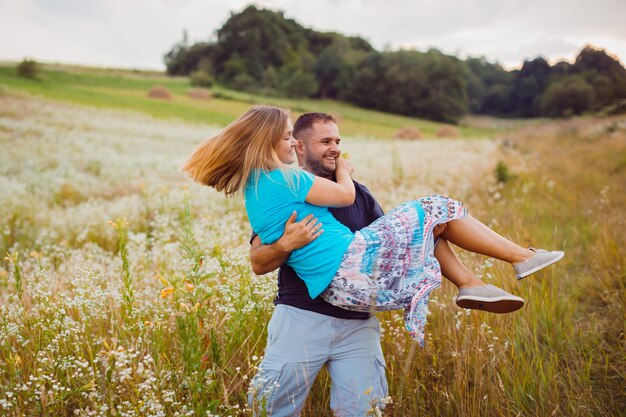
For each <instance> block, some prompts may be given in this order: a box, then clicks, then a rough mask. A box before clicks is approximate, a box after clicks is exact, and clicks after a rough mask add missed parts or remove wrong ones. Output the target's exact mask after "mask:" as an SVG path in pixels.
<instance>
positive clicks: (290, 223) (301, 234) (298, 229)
mask: <svg viewBox="0 0 626 417" xmlns="http://www.w3.org/2000/svg"><path fill="white" fill-rule="evenodd" d="M323 231H324V230H323V229H322V224H321V223H319V222H318V221H317V218H315V217H313V215H312V214H309V215H308V216H306V217H305V218H304V219H302V220H300V221H299V222H296V212H295V211H294V212H293V213H292V214H291V216H290V217H289V219H288V220H287V222H286V223H285V232H284V233H283V235H282V236H281V237H280V239H278V240H277V241H276V242H274V243H272V244H270V245H263V244H262V243H261V239H259V236H257V235H255V236H254V238H253V239H252V242H250V263H251V264H252V270H253V271H254V273H255V274H257V275H263V274H267V273H268V272H272V271H273V270H275V269H276V268H278V267H280V266H281V265H282V264H284V263H285V261H286V260H287V258H289V255H290V254H291V252H292V251H294V250H296V249H299V248H301V247H303V246H305V245H308V244H309V243H311V242H312V241H314V240H315V239H317V237H318V236H319V235H321V234H322V232H323Z"/></svg>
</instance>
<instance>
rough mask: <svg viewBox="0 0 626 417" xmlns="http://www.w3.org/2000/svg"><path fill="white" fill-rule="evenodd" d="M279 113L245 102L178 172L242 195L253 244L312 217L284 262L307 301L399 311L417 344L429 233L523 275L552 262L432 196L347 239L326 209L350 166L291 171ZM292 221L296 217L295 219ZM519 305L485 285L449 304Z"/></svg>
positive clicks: (341, 193) (434, 281) (428, 268)
mask: <svg viewBox="0 0 626 417" xmlns="http://www.w3.org/2000/svg"><path fill="white" fill-rule="evenodd" d="M292 129H293V128H292V125H291V121H290V120H289V117H288V114H287V113H286V112H285V111H284V110H282V109H278V108H275V107H269V106H255V107H252V108H251V109H249V110H248V111H247V112H246V113H245V114H244V115H242V116H241V117H240V118H238V119H237V120H236V121H235V122H233V123H231V124H230V125H229V126H227V127H226V128H225V129H224V130H223V131H222V132H221V133H220V134H218V135H217V136H215V137H214V138H212V139H210V140H208V141H206V142H205V143H203V144H202V145H200V146H199V147H198V149H197V150H196V151H195V152H194V154H193V155H192V157H191V158H190V159H189V161H188V162H187V163H186V164H185V165H184V166H183V170H184V171H186V172H188V173H189V174H190V176H191V177H192V178H193V179H194V180H196V181H198V182H201V183H203V184H206V185H209V186H212V187H214V188H216V189H217V190H218V191H224V193H225V194H226V195H227V196H229V195H233V194H235V193H238V192H240V191H243V193H244V196H245V204H246V210H247V212H248V217H249V219H250V223H251V224H252V227H253V229H254V231H255V232H256V233H258V235H259V237H260V238H261V241H262V243H265V244H267V243H272V242H273V241H275V240H277V239H278V238H279V237H280V236H281V235H282V234H283V232H284V223H283V221H284V219H285V218H288V217H289V216H290V215H291V213H292V212H294V211H296V212H297V213H298V215H299V219H301V218H303V217H305V216H306V215H308V214H313V215H314V216H315V217H317V218H318V219H319V221H320V222H321V223H323V224H324V232H323V233H321V234H320V235H319V236H318V237H317V239H315V240H313V241H312V242H311V243H309V244H308V245H306V246H304V247H302V248H301V249H298V250H295V251H294V252H292V254H291V256H290V257H289V259H288V260H287V264H288V265H290V266H292V267H293V268H294V269H295V270H296V272H297V273H298V275H299V276H300V277H301V278H302V279H303V281H304V282H305V283H306V285H307V288H308V290H309V295H310V296H311V298H315V297H316V296H318V295H320V294H321V295H322V297H323V298H324V299H326V300H327V301H328V302H330V303H331V304H334V305H337V306H340V307H343V308H347V309H352V310H359V311H369V310H375V311H381V310H390V309H404V310H405V324H406V326H407V329H408V330H409V332H410V333H411V336H412V337H413V338H414V339H416V340H417V341H418V342H419V343H420V344H421V345H423V333H424V324H425V318H426V306H427V301H428V295H429V293H430V292H431V291H432V290H433V289H435V288H436V287H438V286H439V285H440V280H441V269H440V266H439V263H438V262H437V259H436V258H435V256H434V247H435V241H434V239H433V233H432V232H433V228H434V227H435V226H436V225H438V224H442V223H447V227H446V230H445V232H444V233H445V235H442V236H443V237H445V239H446V240H448V241H450V242H452V243H455V244H456V245H458V246H460V247H462V248H464V249H467V250H471V251H474V252H478V253H481V254H484V255H488V256H492V257H495V258H498V259H501V260H505V261H508V262H510V263H512V264H514V266H515V269H516V272H517V275H518V278H523V277H524V276H526V275H529V274H530V273H533V272H535V271H537V270H539V269H541V268H543V267H545V266H547V265H550V264H552V263H554V262H556V261H558V260H559V259H560V258H561V257H562V256H563V253H562V252H545V251H534V250H529V249H523V248H521V247H520V246H518V245H516V244H514V243H512V242H510V241H508V240H506V239H504V238H503V237H502V236H500V235H498V234H497V233H495V232H493V231H492V230H491V229H489V228H488V227H486V226H485V225H483V224H482V223H480V222H478V221H477V220H475V219H473V218H471V217H468V216H467V212H466V210H465V208H463V206H462V205H461V204H460V203H459V202H457V201H454V200H451V199H449V198H446V197H441V196H429V197H426V198H422V199H419V200H415V201H410V202H408V203H405V204H402V205H400V206H398V207H397V208H395V209H394V210H392V211H391V212H390V213H388V214H387V215H386V216H384V217H382V218H380V219H379V220H377V221H376V222H374V223H373V224H372V225H370V226H368V227H366V228H364V229H362V230H360V231H358V232H356V233H352V232H350V230H349V229H347V228H346V227H345V226H343V225H342V224H341V223H339V222H338V221H336V220H335V218H334V217H333V216H332V215H331V214H330V213H329V211H328V210H327V208H326V207H329V206H335V207H339V206H347V205H350V204H352V202H353V200H354V192H355V191H354V184H353V182H352V179H351V178H350V173H351V171H352V167H351V165H350V163H349V162H348V161H346V160H343V159H339V160H337V169H336V173H335V175H336V182H333V181H329V180H326V179H324V178H320V177H315V176H313V175H311V174H309V173H307V172H304V171H302V170H300V169H297V168H292V167H290V164H292V163H293V162H295V160H296V155H295V152H294V146H295V140H294V138H293V137H292V134H291V132H292ZM299 219H298V220H299ZM523 303H524V301H523V300H522V299H521V298H519V297H515V296H513V295H511V294H508V293H506V292H505V291H503V290H500V289H499V288H497V287H494V286H491V285H485V286H482V287H475V288H468V289H461V290H460V291H459V296H458V297H457V304H459V305H460V306H461V307H465V308H479V309H484V310H487V311H493V312H500V313H503V312H510V311H514V310H517V309H519V308H521V307H522V305H523Z"/></svg>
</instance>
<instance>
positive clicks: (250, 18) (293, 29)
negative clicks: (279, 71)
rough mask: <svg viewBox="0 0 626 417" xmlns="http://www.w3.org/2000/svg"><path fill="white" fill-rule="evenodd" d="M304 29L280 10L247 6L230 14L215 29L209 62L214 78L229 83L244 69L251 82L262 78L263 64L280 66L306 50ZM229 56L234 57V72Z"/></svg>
mask: <svg viewBox="0 0 626 417" xmlns="http://www.w3.org/2000/svg"><path fill="white" fill-rule="evenodd" d="M305 33H306V32H305V29H304V28H303V27H302V26H300V25H299V24H298V23H296V22H295V21H294V20H292V19H286V18H285V17H284V16H283V13H282V12H274V11H271V10H266V9H257V8H256V7H255V6H248V7H246V8H245V9H244V10H243V11H242V12H241V13H238V14H232V15H231V17H230V18H229V19H228V20H227V21H226V23H225V24H224V26H222V27H221V28H220V29H219V30H218V31H217V45H216V52H215V55H214V59H213V65H214V68H215V71H216V73H217V75H218V78H219V79H220V80H222V81H223V82H224V83H226V84H229V83H230V81H231V80H233V79H234V78H235V77H236V76H237V75H240V74H242V73H245V74H247V75H248V76H249V77H250V78H251V79H252V80H254V81H255V82H257V83H260V82H262V80H263V73H264V71H265V69H266V68H268V67H274V68H281V67H283V66H285V65H286V64H288V63H289V62H290V61H291V60H293V59H295V58H297V57H298V56H299V55H300V54H303V53H309V52H308V50H307V47H308V42H307V38H306V36H305ZM235 57H236V58H235ZM233 59H236V60H237V71H236V72H235V71H233V68H234V66H233V63H232V61H233Z"/></svg>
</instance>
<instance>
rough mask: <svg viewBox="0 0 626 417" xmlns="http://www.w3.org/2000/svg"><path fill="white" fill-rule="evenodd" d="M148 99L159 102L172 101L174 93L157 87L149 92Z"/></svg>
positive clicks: (165, 88)
mask: <svg viewBox="0 0 626 417" xmlns="http://www.w3.org/2000/svg"><path fill="white" fill-rule="evenodd" d="M148 97H150V98H156V99H159V100H171V99H172V92H171V91H170V90H169V89H168V88H167V87H164V86H162V85H155V86H154V87H152V88H151V89H150V91H148Z"/></svg>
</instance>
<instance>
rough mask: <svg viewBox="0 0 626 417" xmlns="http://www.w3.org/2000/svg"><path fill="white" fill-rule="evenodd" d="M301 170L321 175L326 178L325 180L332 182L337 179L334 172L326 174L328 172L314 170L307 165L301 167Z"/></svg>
mask: <svg viewBox="0 0 626 417" xmlns="http://www.w3.org/2000/svg"><path fill="white" fill-rule="evenodd" d="M302 169H303V170H305V171H307V172H310V173H311V174H313V175H315V176H318V177H322V178H326V179H327V180H331V181H332V182H337V179H336V178H335V173H334V172H333V173H332V174H330V175H328V174H322V173H321V172H316V171H315V170H313V169H311V168H310V167H308V166H304V167H302Z"/></svg>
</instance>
